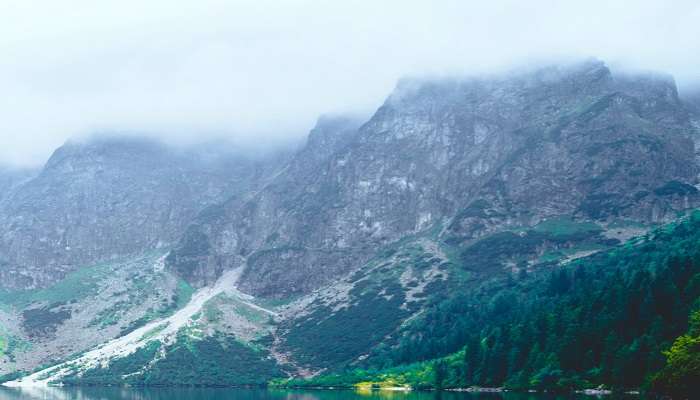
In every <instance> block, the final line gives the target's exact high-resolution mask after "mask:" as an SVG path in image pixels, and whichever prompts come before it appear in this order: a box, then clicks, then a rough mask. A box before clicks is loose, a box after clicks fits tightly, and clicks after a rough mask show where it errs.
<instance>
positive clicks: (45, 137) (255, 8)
mask: <svg viewBox="0 0 700 400" xmlns="http://www.w3.org/2000/svg"><path fill="white" fill-rule="evenodd" d="M699 4H700V2H698V1H697V0H688V1H669V0H665V1H664V0H659V1H645V0H635V1H633V0H628V1H614V0H594V1H592V0H587V1H561V0H558V1H534V0H529V1H521V0H518V1H515V0H514V1H498V0H487V1H467V0H461V1H439V0H425V1H411V0H401V1H386V0H371V1H370V0H368V1H351V0H343V1H330V0H327V1H310V0H293V1H292V0H290V1H282V0H277V1H267V0H251V1H243V0H241V1H236V0H228V1H223V0H192V1H178V0H162V1H161V0H134V1H132V0H115V1H100V0H72V1H70V0H64V1H56V0H50V1H39V0H32V1H27V0H17V1H14V0H0V57H1V59H0V90H1V91H2V93H1V95H0V123H1V126H0V140H1V144H2V145H1V146H0V161H4V162H6V163H13V164H20V165H31V164H39V163H42V162H44V161H45V159H46V158H47V157H48V155H49V154H50V153H51V151H52V150H53V149H54V148H55V147H57V146H59V145H60V144H61V143H63V142H64V141H65V140H66V139H67V138H69V137H71V136H80V135H86V134H89V133H91V132H96V131H98V132H102V131H129V132H143V133H148V134H151V135H161V136H162V137H165V138H167V139H168V140H173V141H174V140H178V141H182V140H192V139H194V138H206V137H212V136H216V135H222V136H226V137H232V138H235V139H237V140H244V141H253V142H261V143H268V142H272V141H279V140H282V139H283V138H288V137H293V136H299V135H304V134H305V133H306V131H308V129H309V128H311V127H312V126H313V123H314V121H315V119H316V118H317V117H318V115H319V114H322V113H337V112H344V111H349V112H368V111H371V110H372V109H374V108H376V107H377V106H378V105H380V104H381V102H382V100H383V99H384V97H385V96H386V95H387V94H388V93H389V92H390V91H391V89H392V88H393V86H394V85H395V82H396V80H397V79H398V78H400V77H402V76H406V75H409V76H410V75H426V74H428V75H430V74H455V73H456V74H463V73H473V72H479V71H484V70H493V69H502V68H508V67H510V66H512V65H522V64H527V63H530V62H534V61H540V62H541V61H542V60H545V61H549V60H559V59H565V58H566V59H568V58H572V57H588V56H595V57H598V58H600V59H603V60H604V61H606V62H608V64H611V65H618V64H620V65H625V66H628V67H633V68H642V69H653V70H661V71H665V72H668V73H671V74H673V75H674V76H675V77H676V79H677V81H678V83H679V86H681V89H683V87H686V86H687V85H689V84H690V83H692V82H694V81H700V22H699V21H700V5H699Z"/></svg>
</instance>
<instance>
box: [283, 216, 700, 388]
mask: <svg viewBox="0 0 700 400" xmlns="http://www.w3.org/2000/svg"><path fill="white" fill-rule="evenodd" d="M699 239H700V211H697V210H696V211H694V212H692V213H690V214H689V215H687V216H686V217H683V218H681V219H679V220H678V221H676V222H674V223H671V224H668V225H664V226H662V227H660V228H657V229H654V230H652V231H651V232H649V233H648V234H646V235H644V236H641V237H637V238H635V239H633V240H631V241H629V242H627V243H626V244H625V245H624V246H618V247H616V248H614V249H612V250H609V251H604V252H601V253H598V254H596V255H592V256H590V257H586V258H582V259H580V260H577V261H574V262H572V263H569V264H567V265H566V266H564V267H558V268H547V269H539V270H536V271H534V272H533V273H531V274H524V275H520V276H517V277H515V276H508V277H498V278H495V279H492V280H489V281H485V282H481V283H480V284H479V285H478V287H477V288H475V289H474V290H469V291H454V292H452V293H450V295H449V296H446V297H444V298H443V299H442V300H441V301H440V302H439V304H438V305H437V306H435V307H432V308H431V309H430V310H429V311H427V312H426V313H424V314H423V315H421V316H420V317H418V318H416V319H415V320H414V321H412V322H411V323H409V324H406V325H405V326H404V327H403V328H402V329H401V332H400V334H399V335H397V336H398V340H396V341H394V342H393V343H392V345H391V346H385V347H382V348H380V349H377V351H374V352H372V353H371V354H369V355H368V356H367V357H366V358H365V359H364V361H363V366H364V367H365V368H367V369H366V370H365V371H362V370H358V369H352V370H345V371H344V373H343V374H328V375H326V376H321V377H318V378H316V379H314V380H311V381H301V380H297V381H292V382H287V383H284V384H286V385H290V384H291V385H330V386H343V385H350V384H355V383H360V382H374V383H375V384H376V385H393V386H398V385H411V386H413V387H432V388H435V387H437V388H444V387H467V386H471V385H478V386H491V387H501V386H504V385H505V386H508V387H510V388H515V389H533V388H534V389H546V390H571V389H581V388H596V387H599V386H600V385H604V387H608V388H619V389H626V390H629V389H638V388H640V387H644V386H647V387H648V388H651V389H656V390H660V391H664V392H670V393H674V395H678V398H691V397H692V394H693V393H694V388H696V387H697V369H695V368H696V365H697V360H698V357H700V350H699V349H698V348H697V345H696V343H697V340H698V339H697V336H698V333H699V331H698V328H699V327H700V326H699V325H698V323H700V320H698V319H697V318H698V316H700V314H698V313H697V310H698V306H700V304H699V303H698V302H699V301H700V285H699V284H700V248H699V247H698V245H697V244H698V240H699ZM691 311H695V315H696V317H695V319H694V320H691V321H689V318H688V316H689V315H690V314H691ZM689 322H690V323H689ZM689 325H691V326H690V328H691V329H690V335H692V336H687V337H686V338H685V339H684V340H685V342H684V341H683V340H680V341H677V344H678V345H677V346H676V348H675V351H676V352H678V353H680V352H681V348H682V349H683V351H685V352H686V353H685V354H684V355H683V356H682V357H675V358H673V355H672V354H670V353H669V354H666V356H668V357H669V360H670V361H672V362H673V364H672V365H673V366H674V367H675V369H671V368H667V369H666V370H664V373H662V374H658V372H659V371H661V370H662V368H663V366H664V363H665V360H664V358H665V354H664V353H663V351H664V350H666V349H668V348H669V347H670V345H671V342H672V341H673V340H674V338H676V337H677V336H678V335H680V334H682V333H684V332H686V331H687V330H688V327H689ZM690 337H692V341H689V340H690V339H688V338H690ZM683 343H686V345H685V346H684V345H683ZM387 367H389V368H387ZM650 383H653V385H652V386H648V385H649V384H650ZM681 383H682V384H681ZM674 398H676V397H674Z"/></svg>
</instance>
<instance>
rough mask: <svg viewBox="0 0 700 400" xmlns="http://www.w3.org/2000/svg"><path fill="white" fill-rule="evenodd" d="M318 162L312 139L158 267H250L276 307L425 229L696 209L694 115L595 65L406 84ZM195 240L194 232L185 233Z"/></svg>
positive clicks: (645, 83) (454, 237) (487, 229)
mask: <svg viewBox="0 0 700 400" xmlns="http://www.w3.org/2000/svg"><path fill="white" fill-rule="evenodd" d="M338 131H339V133H338V134H337V136H339V137H347V138H348V139H347V140H346V141H343V142H342V143H338V145H337V147H336V148H333V149H332V151H328V150H327V148H323V146H318V145H317V144H316V143H315V142H314V141H313V140H311V141H309V143H308V144H307V149H306V150H305V152H306V153H309V152H313V153H317V154H320V155H322V156H325V157H317V158H315V159H314V160H313V161H312V162H307V161H305V160H301V159H300V158H303V157H304V154H305V153H302V154H300V155H299V157H297V158H296V159H295V161H293V162H292V163H291V164H290V166H289V167H288V168H287V170H285V172H284V173H282V174H280V175H278V176H277V177H276V178H275V179H274V180H273V181H272V182H271V183H270V184H268V185H267V186H265V187H264V188H262V189H261V190H260V191H259V192H257V193H256V194H255V195H253V196H252V197H251V198H250V199H249V200H248V201H244V202H231V203H227V204H225V205H223V206H222V207H220V208H217V210H216V212H207V213H206V215H205V216H202V217H201V218H200V221H199V225H198V227H197V228H196V229H195V230H194V231H189V232H190V233H191V234H187V235H185V236H184V237H183V239H182V240H181V241H180V244H179V245H178V247H177V248H176V249H175V250H174V251H173V252H172V253H171V255H170V256H169V257H168V259H167V264H168V267H169V268H174V269H175V270H177V271H178V272H179V273H180V274H181V276H183V277H185V278H186V279H188V280H189V281H190V282H191V283H193V284H203V283H205V282H208V281H211V280H212V279H214V278H215V277H216V276H218V275H219V274H220V273H221V272H222V271H224V270H225V269H228V268H234V267H236V266H239V265H241V262H242V260H247V268H246V270H245V272H244V275H243V277H242V281H241V287H242V288H243V289H244V290H246V291H249V292H250V293H252V294H256V295H262V296H268V297H275V298H284V297H288V296H294V295H300V294H305V293H308V292H309V291H311V290H313V289H315V288H318V287H320V286H321V285H323V284H324V283H327V282H329V281H331V280H332V279H333V278H334V277H336V276H338V275H339V274H341V275H342V274H343V273H347V272H349V271H352V270H353V269H356V268H359V267H360V266H361V265H363V264H364V263H365V262H366V261H367V260H369V259H370V258H371V257H372V256H373V254H374V252H375V249H376V248H377V247H378V246H381V245H384V244H387V243H391V242H393V241H396V240H398V239H400V238H402V237H404V236H405V235H412V234H417V233H419V232H425V231H428V230H431V229H437V230H439V231H440V232H441V237H443V238H449V239H450V240H451V241H452V242H453V243H457V244H462V245H468V244H471V243H472V242H473V241H474V240H476V239H479V238H482V237H484V236H487V235H489V234H492V233H495V232H498V231H501V230H504V229H507V228H509V227H517V226H532V225H535V224H537V223H538V222H540V221H542V220H544V219H546V218H551V217H558V216H562V215H569V216H571V217H574V218H579V219H590V220H598V221H612V220H614V219H632V220H635V221H640V222H644V223H649V222H659V221H663V220H665V219H668V218H672V217H673V216H674V215H675V212H676V211H678V210H681V209H684V208H687V207H690V206H693V205H695V204H697V203H698V199H699V196H698V191H697V189H696V188H695V187H694V186H693V185H695V184H696V179H697V173H698V166H697V164H696V162H695V158H694V152H693V144H692V140H691V139H690V137H691V136H692V135H693V134H695V131H696V127H695V126H694V125H693V123H692V121H691V119H690V116H689V113H688V110H687V109H686V107H684V106H683V104H682V103H681V101H680V100H679V98H678V94H677V91H676V88H675V85H674V83H673V81H672V79H670V78H668V77H665V76H655V75H644V76H625V75H619V74H612V73H611V72H610V70H609V69H608V68H607V67H606V66H605V65H603V64H602V63H600V62H596V61H592V62H587V63H583V64H577V65H575V66H569V67H552V68H545V69H541V70H537V71H534V72H527V73H520V74H516V75H511V76H506V77H499V76H497V77H486V78H481V77H480V78H471V79H464V80H443V81H413V80H411V81H404V82H401V83H400V84H399V85H398V87H397V89H396V90H395V91H394V93H392V95H391V96H390V97H389V98H388V99H387V101H386V102H385V103H384V105H382V107H380V108H379V110H378V111H377V112H376V113H375V115H374V116H373V117H372V118H371V119H370V120H369V121H368V122H366V123H365V124H364V125H362V126H361V127H360V128H359V129H358V130H357V131H356V132H355V133H353V134H351V135H348V134H342V133H340V132H341V131H342V129H338ZM194 232H196V233H194Z"/></svg>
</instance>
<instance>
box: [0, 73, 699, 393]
mask: <svg viewBox="0 0 700 400" xmlns="http://www.w3.org/2000/svg"><path fill="white" fill-rule="evenodd" d="M698 137H700V133H699V132H698V124H697V114H695V111H693V108H692V107H690V106H689V105H688V104H687V103H684V102H683V101H682V100H681V99H679V97H678V94H677V90H676V88H675V84H674V83H673V80H672V79H670V78H668V77H665V76H658V75H636V76H627V75H624V74H619V73H613V72H611V71H610V70H609V69H608V68H607V67H606V66H605V65H604V64H602V63H600V62H597V61H591V62H586V63H582V64H576V65H571V66H564V67H549V68H544V69H538V70H534V71H528V72H521V73H517V74H511V75H507V76H486V77H474V78H464V79H443V80H405V81H402V82H401V83H399V85H398V86H397V88H396V90H395V91H394V92H393V93H392V94H391V95H390V96H389V98H388V99H387V100H386V102H385V103H384V104H383V105H382V106H381V107H380V108H379V109H378V110H377V112H376V113H375V114H374V115H373V116H372V117H371V118H370V119H369V120H368V121H364V122H363V121H359V120H357V119H353V118H345V117H325V118H321V119H320V120H319V121H318V124H317V126H316V127H315V128H314V129H313V130H312V131H311V132H310V134H309V138H308V140H307V143H306V144H305V146H304V147H302V148H301V149H300V150H299V151H298V152H297V153H296V154H294V155H293V156H292V157H291V158H290V159H289V160H288V162H286V163H284V165H283V167H282V168H278V169H276V168H274V167H275V166H277V165H280V164H277V163H276V162H275V160H278V159H273V160H271V161H270V160H262V161H256V160H250V159H249V158H246V157H240V155H236V154H234V156H233V157H228V156H222V157H221V158H220V157H214V159H213V160H211V159H209V158H206V157H203V156H202V153H201V152H199V151H195V150H192V151H179V152H178V151H174V150H173V149H169V148H163V147H162V146H159V145H153V144H149V143H143V142H136V143H130V144H129V143H126V144H125V143H123V142H119V143H102V144H101V143H96V144H87V145H80V146H79V147H78V148H75V149H73V148H72V147H71V146H67V147H66V148H64V149H61V150H60V151H57V153H56V154H55V155H54V157H52V160H51V161H50V162H49V163H47V166H46V168H45V169H44V170H43V171H42V172H41V174H39V175H38V176H37V177H36V178H34V179H32V180H30V181H28V182H27V183H24V184H23V185H20V186H17V187H16V188H15V189H13V190H12V191H11V192H10V196H9V197H7V200H6V201H5V202H4V203H3V206H2V207H4V208H3V209H4V210H6V211H3V210H2V209H0V214H3V213H4V214H3V215H4V216H2V217H1V218H5V220H6V221H7V222H8V224H7V226H9V228H8V229H6V230H5V231H3V232H2V235H3V236H2V238H3V239H2V240H0V249H3V247H1V246H5V247H4V249H6V250H3V252H2V253H0V254H2V255H3V256H5V257H7V258H8V260H10V261H8V265H12V266H16V267H12V268H5V269H3V272H2V273H3V274H5V275H2V276H0V277H3V278H4V277H7V279H9V280H8V282H10V284H7V285H6V286H11V285H14V286H16V287H14V288H10V289H8V290H6V291H5V292H4V295H3V296H2V298H0V305H2V307H0V310H2V312H0V316H1V317H2V324H1V325H2V326H3V329H4V330H3V331H0V372H2V373H15V374H16V373H17V371H23V372H27V371H29V370H32V369H34V368H36V367H38V366H39V365H45V364H51V365H54V364H55V365H54V366H50V367H48V368H39V369H38V370H37V371H36V372H35V373H34V374H32V375H30V376H29V377H26V378H25V379H24V380H19V381H14V382H13V383H12V384H37V383H39V384H43V383H47V382H52V381H57V382H63V383H67V384H95V383H98V384H99V383H110V384H119V383H128V384H165V385H171V384H216V383H223V384H228V385H235V384H258V383H262V382H265V381H267V380H269V379H273V378H279V377H285V376H289V377H312V376H319V374H322V376H324V377H327V376H328V375H327V374H329V373H333V372H342V371H345V370H347V369H348V368H351V369H354V368H365V367H366V368H372V369H375V368H385V367H394V366H402V365H405V364H407V363H413V362H423V363H429V364H425V365H429V366H432V365H433V364H431V363H432V361H430V360H431V359H432V358H435V357H442V356H445V357H448V358H449V357H452V358H450V359H449V360H447V361H445V362H448V361H450V360H453V359H455V358H459V357H464V354H463V353H460V351H462V350H463V349H464V346H465V345H466V344H467V342H469V340H474V341H477V342H479V343H483V344H484V345H488V344H489V343H491V342H490V340H491V339H493V338H501V337H502V336H499V335H500V333H499V332H501V330H502V329H503V327H502V326H501V325H498V326H496V325H488V323H491V322H489V321H490V320H489V318H490V316H496V315H498V316H503V315H505V316H514V317H513V318H515V316H527V315H528V313H530V312H533V313H534V312H540V311H541V312H542V313H546V310H544V311H543V310H542V307H545V306H546V304H548V303H547V298H545V297H543V296H544V295H543V294H542V293H541V292H539V291H540V290H545V287H544V286H543V285H544V284H543V283H542V282H547V284H549V283H548V282H549V281H547V280H546V279H548V278H542V277H543V276H545V277H546V276H549V275H548V274H549V272H550V271H551V270H554V271H557V272H559V271H565V272H566V274H569V271H570V270H571V268H572V267H575V266H579V265H582V264H586V263H589V262H597V261H596V260H599V259H600V257H602V258H605V257H607V256H609V255H616V254H618V253H616V251H618V250H619V249H620V247H619V245H620V244H621V243H623V242H627V243H628V244H627V245H626V246H625V247H624V249H630V248H631V249H632V250H630V253H625V254H627V255H629V256H630V257H632V255H633V252H634V249H637V247H635V246H636V244H637V243H638V239H634V238H635V237H637V236H642V235H644V234H645V233H646V232H648V231H649V230H650V229H653V227H654V226H655V225H657V224H659V223H664V222H668V221H671V220H673V219H675V218H677V217H679V216H680V215H682V213H683V212H684V211H685V210H687V209H691V208H694V207H697V206H699V205H700V194H699V193H698V189H697V188H696V185H697V184H698V174H699V172H700V171H699V170H700V167H699V166H698V163H697V158H696V151H695V147H694V142H695V141H697V138H698ZM132 146H133V148H132ZM217 154H218V153H217ZM115 188H119V190H114V189H115ZM68 189H70V190H68ZM693 221H695V219H694V220H693ZM115 227H117V228H116V229H115ZM42 239H44V240H43V241H42ZM630 240H631V241H630ZM35 242H36V244H34V243H35ZM684 243H685V242H684ZM32 246H35V247H36V249H37V251H36V254H34V253H31V252H30V250H31V249H32V248H33V247H32ZM610 249H613V250H612V251H611V250H610ZM74 250H77V251H76V252H75V253H73V251H74ZM625 251H627V250H625ZM596 254H599V256H598V257H599V258H596V256H595V255H596ZM116 255H125V256H126V257H124V258H123V259H120V260H116V259H115V257H116ZM12 260H14V261H12ZM94 260H109V261H108V262H104V263H101V264H100V265H101V266H98V267H95V266H89V265H90V264H91V263H92V261H94ZM625 260H626V259H625ZM633 267H634V266H632V267H630V268H633ZM601 270H602V269H601ZM100 271H102V272H100ZM24 276H28V277H32V280H31V281H30V280H29V279H27V278H22V277H24ZM553 276H554V277H555V278H556V277H557V276H559V275H553ZM562 276H563V275H562ZM567 276H568V275H567ZM598 278H600V279H599V281H600V282H603V281H604V280H605V279H607V275H605V276H603V275H601V276H597V278H596V279H598ZM122 280H124V282H121V281H122ZM83 281H86V282H88V284H87V286H86V287H83V285H82V284H78V283H80V282H83ZM555 284H556V282H555ZM37 285H43V286H40V287H36V286H37ZM76 285H77V289H76ZM144 285H146V287H149V285H150V288H151V290H145V289H144ZM44 286H45V287H44ZM27 288H29V289H28V290H19V289H27ZM532 293H535V298H534V299H533V301H534V302H536V304H535V303H533V304H535V305H534V306H533V308H532V309H529V308H527V309H526V308H525V305H527V304H530V303H528V302H527V301H525V300H527V299H529V297H528V296H529V294H532ZM596 293H598V292H596ZM513 298H516V299H520V300H522V301H516V302H515V303H514V302H513V301H512V300H513ZM92 299H96V300H95V302H94V304H93V303H92V301H93V300H92ZM577 299H578V298H577ZM557 301H558V300H557ZM564 301H566V300H562V302H564ZM562 304H564V303H562ZM683 304H685V305H686V306H687V304H688V303H683ZM518 305H522V307H518ZM562 307H563V306H562ZM572 307H576V305H575V304H573V305H572ZM562 309H563V308H562ZM683 311H684V312H685V311H686V310H685V309H684V310H683ZM471 317H474V318H475V319H474V320H470V319H469V318H471ZM465 318H467V319H466V320H465ZM504 318H505V317H504ZM543 318H544V317H543ZM465 321H466V322H465ZM494 321H496V322H498V321H502V319H501V318H500V317H499V318H495V317H494ZM673 321H674V324H675V325H678V326H679V329H675V328H674V330H673V332H670V333H669V334H671V333H673V334H676V333H677V332H678V331H680V329H681V328H682V327H680V325H682V323H679V322H678V321H680V319H674V320H673ZM494 323H495V322H494ZM675 325H674V326H675ZM445 327H447V328H445ZM481 328H484V329H487V328H488V332H487V333H484V335H485V336H483V337H482V336H478V335H481V334H482V332H481V331H480V329H481ZM492 328H493V330H491V329H492ZM79 329H83V330H85V331H86V332H87V333H86V334H87V335H88V337H89V340H85V341H79V342H78V341H76V340H75V335H74V332H76V331H77V330H79ZM645 329H646V328H645ZM552 332H554V331H552ZM556 332H558V333H561V332H559V331H556ZM475 335H477V336H478V337H476V336H475ZM664 337H665V336H664ZM494 340H495V339H494ZM3 343H6V344H7V345H3ZM628 344H629V343H627V342H625V344H624V345H625V346H627V345H628ZM3 346H4V347H3ZM503 346H505V345H503ZM541 346H544V344H542V345H541ZM487 347H488V346H487ZM501 347H502V346H501ZM489 348H490V347H489ZM548 349H549V350H548V352H549V353H555V354H558V353H556V351H558V350H556V349H553V348H548ZM501 350H502V349H501V348H499V351H501ZM550 350H551V351H550ZM555 350H556V351H555ZM549 353H548V354H549ZM489 354H490V353H489ZM499 354H500V353H499ZM478 356H479V357H481V358H479V359H480V360H482V359H488V357H487V355H484V354H482V353H478ZM488 356H489V357H490V355H488ZM475 357H476V356H475ZM520 361H522V360H520ZM536 361H537V362H534V361H533V363H532V364H525V363H524V362H523V363H521V364H517V365H529V366H530V367H532V368H537V369H538V371H539V370H540V369H542V368H545V367H551V366H553V365H554V364H553V363H548V362H544V361H542V360H540V359H538V360H536ZM545 361H547V360H545ZM492 364H493V365H495V364H494V363H492ZM492 364H489V367H488V368H491V367H492V366H493V365H492ZM589 364H591V365H594V364H592V363H589ZM178 365H188V367H187V371H188V372H187V373H186V374H183V373H182V371H180V370H179V369H178V368H177V366H178ZM509 365H510V364H509ZM513 365H516V364H513ZM587 365H588V364H587ZM530 367H528V368H530ZM402 368H403V367H402ZM431 368H432V367H431ZM460 368H461V367H460ZM251 371H255V372H256V373H255V374H252V373H251ZM431 371H432V370H431ZM479 371H480V372H479V375H478V376H476V375H475V377H474V379H473V380H472V381H470V382H471V383H478V384H492V383H493V384H500V382H502V381H503V380H505V378H504V379H495V378H494V377H503V374H502V373H501V372H502V371H501V372H499V373H501V375H493V374H491V373H490V372H489V373H486V372H483V371H485V370H484V369H483V368H482V369H480V370H479ZM489 371H490V370H489ZM499 371H500V370H499ZM433 372H434V371H433ZM453 372H454V371H453ZM530 372H532V371H528V374H530ZM579 372H580V371H577V372H576V373H575V374H573V373H572V374H571V375H570V376H574V375H575V376H576V377H577V378H578V377H581V376H583V375H581V374H579ZM20 373H21V372H20ZM450 373H452V372H450ZM455 373H456V372H455ZM532 376H533V375H527V377H528V378H530V377H532ZM586 376H587V378H586V379H589V378H588V375H586ZM15 377H17V375H9V376H6V377H5V378H3V380H6V379H10V378H15ZM507 377H508V379H510V378H511V376H510V375H508V376H507ZM482 378H483V379H482ZM323 379H325V378H323ZM523 379H525V378H523ZM596 379H598V377H596V378H595V379H590V381H591V382H598V381H600V382H604V383H607V382H608V381H605V380H602V378H601V379H598V380H596ZM518 382H519V384H520V383H522V382H521V381H518ZM525 386H527V385H525Z"/></svg>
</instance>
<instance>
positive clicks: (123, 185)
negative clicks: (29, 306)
mask: <svg viewBox="0 0 700 400" xmlns="http://www.w3.org/2000/svg"><path fill="white" fill-rule="evenodd" d="M266 171H267V170H266V169H265V168H264V167H263V166H262V165H261V163H260V162H258V161H255V160H254V159H252V158H249V157H247V156H245V155H243V154H232V153H230V152H228V150H215V148H214V147H206V146H202V147H198V148H196V149H189V150H186V151H185V150H178V149H174V148H169V147H167V146H165V145H163V144H160V143H157V142H154V141H149V140H145V139H126V138H102V139H93V140H91V141H88V142H85V143H78V142H72V143H67V144H66V145H64V146H63V147H61V148H59V149H58V150H56V151H55V153H54V154H53V155H52V156H51V158H50V159H49V161H48V162H47V163H46V165H45V167H44V168H43V170H42V171H41V172H40V173H39V174H38V175H37V176H36V177H34V178H33V179H30V180H28V181H26V182H24V183H23V184H21V185H19V186H16V187H14V188H13V189H12V190H10V191H9V192H8V193H7V195H6V196H5V199H4V201H3V202H2V206H1V207H0V225H2V226H3V230H2V232H1V233H0V259H1V260H2V268H0V279H1V280H2V282H3V285H4V286H6V287H22V288H30V287H36V286H44V285H47V284H49V283H52V282H55V281H56V280H57V279H60V278H61V277H62V276H64V275H65V274H66V273H67V272H69V271H71V270H73V269H75V268H76V267H77V266H80V265H85V264H89V263H95V262H98V261H104V260H110V259H114V258H116V257H120V256H124V255H129V254H139V253H142V252H144V251H148V250H153V249H157V248H162V247H164V246H167V245H168V244H170V243H172V242H173V241H175V240H176V239H177V238H178V237H179V236H180V235H181V233H182V231H183V230H184V227H185V226H187V224H188V223H189V221H190V220H191V219H192V217H194V216H195V215H196V214H197V212H198V211H200V210H201V209H203V208H204V207H206V206H207V205H209V204H213V203H216V202H219V201H221V200H223V199H225V198H227V197H230V196H231V195H232V194H235V193H240V192H245V191H247V190H250V188H251V187H252V186H253V185H254V184H255V182H256V181H257V180H258V179H259V178H260V177H261V176H262V175H264V174H265V173H266Z"/></svg>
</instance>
